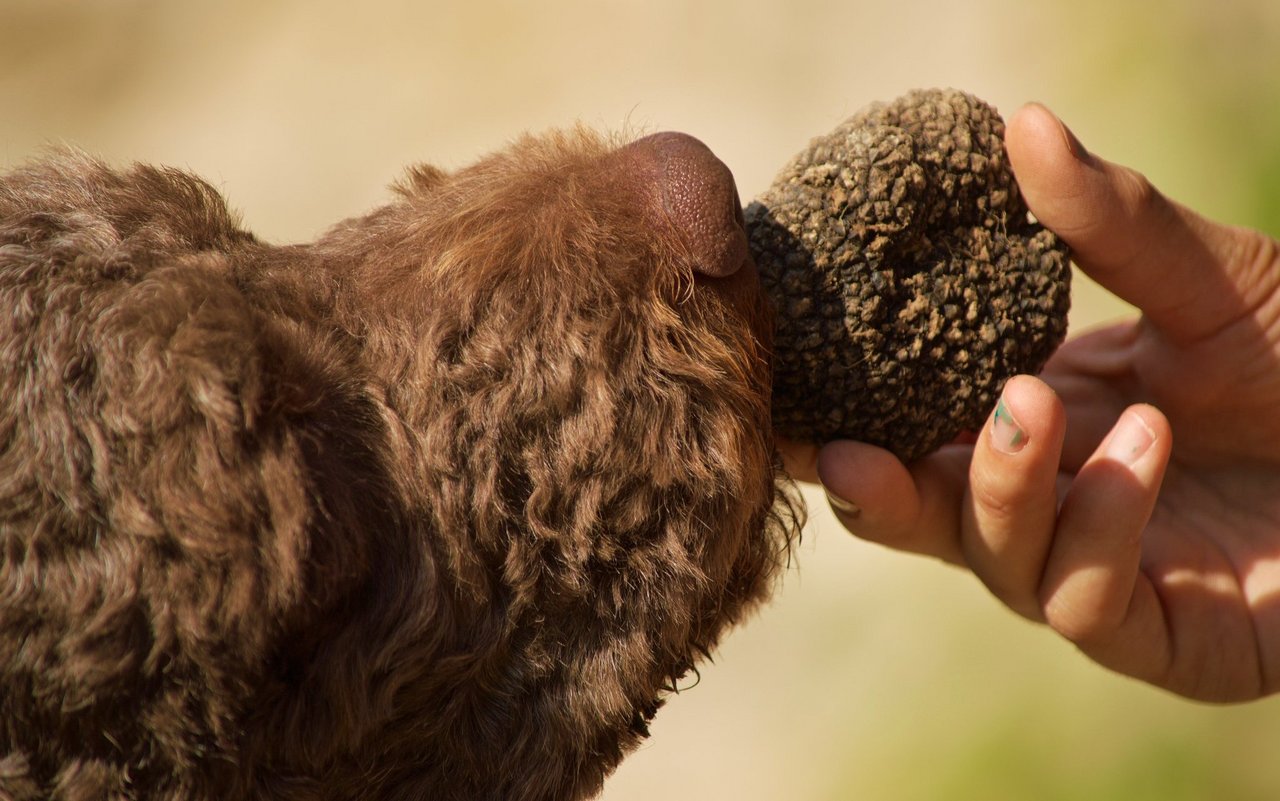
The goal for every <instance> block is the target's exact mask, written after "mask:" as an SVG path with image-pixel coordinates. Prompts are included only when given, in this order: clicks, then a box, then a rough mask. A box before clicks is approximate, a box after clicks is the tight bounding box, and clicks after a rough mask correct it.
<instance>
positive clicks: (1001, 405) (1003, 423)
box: [991, 398, 1027, 454]
mask: <svg viewBox="0 0 1280 801" xmlns="http://www.w3.org/2000/svg"><path fill="white" fill-rule="evenodd" d="M1026 444H1027V432H1025V431H1023V430H1022V426H1020V425H1018V421H1017V420H1015V419H1014V417H1013V413H1012V412H1010V411H1009V407H1008V406H1006V405H1005V402H1004V398H1000V400H999V401H998V402H997V403H996V411H995V414H994V415H993V416H992V418H991V446H992V447H993V448H995V449H996V450H998V451H1000V452H1001V453H1008V454H1014V453H1017V452H1018V451H1020V450H1022V447H1023V446H1024V445H1026Z"/></svg>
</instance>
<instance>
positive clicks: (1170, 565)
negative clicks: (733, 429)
mask: <svg viewBox="0 0 1280 801" xmlns="http://www.w3.org/2000/svg"><path fill="white" fill-rule="evenodd" d="M1007 147H1008V151H1009V156H1010V159H1011V161H1012V164H1013V167H1014V170H1015V173H1016V174H1017V176H1018V181H1019V185H1020V186H1021V188H1022V191H1023V193H1024V195H1025V197H1026V199H1027V202H1028V205H1029V206H1030V207H1031V209H1032V211H1033V212H1034V213H1035V214H1036V216H1037V217H1038V218H1039V220H1040V221H1041V222H1042V223H1044V224H1045V225H1046V226H1048V227H1049V228H1051V229H1052V230H1054V231H1055V232H1056V233H1057V234H1059V235H1060V236H1061V237H1062V238H1063V239H1065V240H1066V241H1067V242H1068V243H1069V244H1070V245H1071V247H1072V249H1073V256H1074V259H1075V261H1076V263H1077V264H1078V265H1079V266H1080V267H1081V268H1082V269H1083V270H1084V271H1085V272H1087V273H1088V274H1089V275H1090V276H1092V277H1093V278H1094V279H1095V280H1097V281H1098V282H1099V283H1100V284H1102V285H1103V286H1105V287H1107V288H1108V289H1110V290H1111V291H1113V292H1115V293H1116V294H1117V295H1118V296H1119V297H1121V298H1123V299H1125V300H1127V301H1129V302H1130V303H1132V304H1134V305H1136V306H1137V307H1138V308H1139V309H1141V311H1142V317H1141V319H1140V320H1136V321H1132V322H1126V323H1121V324H1119V325H1115V326H1112V327H1108V328H1104V329H1101V330H1098V331H1095V332H1093V333H1090V334H1086V335H1085V336H1082V337H1079V338H1076V339H1073V340H1070V341H1068V342H1067V343H1066V344H1065V345H1064V346H1063V347H1062V348H1061V349H1060V350H1059V352H1058V353H1057V354H1056V355H1055V356H1054V358H1053V359H1052V360H1051V361H1050V363H1049V364H1048V365H1047V367H1046V369H1045V371H1044V373H1043V380H1041V379H1036V378H1031V377H1028V376H1021V377H1018V378H1015V379H1014V380H1012V381H1010V382H1009V383H1008V385H1007V387H1006V389H1005V391H1004V395H1003V398H1002V401H1001V404H1000V405H999V407H998V408H997V410H996V412H995V413H994V414H993V416H992V417H991V418H990V419H989V420H988V422H987V424H986V426H985V427H984V430H983V431H982V432H980V434H979V435H978V437H977V439H976V441H975V442H974V443H973V444H972V445H953V446H948V447H947V448H944V449H943V450H941V451H940V452H938V453H936V454H934V455H932V456H930V457H927V458H925V459H923V460H921V461H919V462H917V463H914V464H912V465H910V466H906V465H903V464H902V463H901V462H899V461H898V460H897V459H896V458H894V457H893V456H892V455H891V454H889V453H888V452H886V451H884V450H881V449H879V448H875V447H873V446H870V445H865V444H861V443H854V442H833V443H830V444H828V445H826V446H825V447H823V448H822V449H821V451H811V452H809V453H808V454H806V453H805V452H804V451H803V450H802V449H795V448H792V449H788V450H786V451H785V453H786V454H787V456H788V458H789V460H790V463H791V467H792V468H793V470H794V471H795V472H796V473H797V474H799V475H805V474H806V473H808V474H813V473H814V472H815V471H816V475H817V476H818V477H820V479H821V480H822V482H823V484H824V486H825V487H826V489H827V492H828V494H829V495H831V496H833V502H832V505H833V508H834V510H835V512H836V515H837V517H838V518H839V519H840V520H841V522H842V523H843V524H844V525H845V526H846V527H847V528H849V529H850V530H852V531H853V532H855V533H856V534H857V535H859V536H861V537H863V538H865V539H868V540H873V541H876V542H880V543H883V544H886V545H889V546H892V547H894V548H898V549H902V550H907V551H914V552H919V553H923V554H929V555H932V556H935V557H939V558H941V559H944V560H947V561H949V562H953V563H956V564H959V565H963V566H966V567H968V568H969V569H971V570H973V572H974V573H975V574H976V575H977V576H978V577H979V578H980V579H981V580H982V581H983V582H984V583H985V584H986V585H987V587H988V588H990V590H991V591H992V592H993V593H994V594H995V595H996V596H997V597H998V598H999V599H1000V600H1001V601H1003V602H1004V603H1005V604H1007V605H1008V606H1009V607H1010V608H1012V609H1013V610H1015V611H1017V612H1018V613H1020V614H1022V615H1024V616H1026V617H1028V618H1031V619H1033V620H1038V621H1042V622H1045V623H1047V624H1048V625H1049V626H1050V627H1052V628H1053V629H1054V630H1056V631H1057V632H1058V633H1060V634H1061V635H1062V636H1064V637H1066V638H1068V639H1069V640H1071V641H1072V642H1074V643H1075V644H1076V645H1077V646H1078V647H1079V648H1080V650H1081V651H1083V652H1084V653H1085V654H1086V655H1088V656H1089V657H1091V658H1092V659H1094V660H1096V661H1097V662H1099V663H1101V664H1102V665H1105V666H1107V667H1109V668H1111V669H1113V670H1116V671H1118V672H1120V673H1123V674H1127V675H1130V676H1134V677H1137V678H1139V679H1142V680H1144V681H1147V682H1150V683H1152V684H1154V685H1157V686H1159V687H1163V688H1165V689H1167V690H1170V691H1172V692H1175V693H1178V694H1181V695H1185V696H1188V697H1191V698H1196V699H1201V700H1208V701H1240V700H1247V699H1251V698H1257V697H1260V696H1263V695H1267V694H1270V693H1274V692H1277V691H1278V690H1280V246H1278V245H1277V242H1276V241H1275V240H1273V239H1271V238H1269V237H1266V236H1264V235H1262V234H1260V233H1258V232H1255V231H1250V230H1246V229H1240V228H1231V227H1227V226H1223V225H1218V224H1215V223H1212V222H1209V221H1207V220H1205V219H1203V218H1201V217H1199V216H1198V215H1196V214H1195V213H1193V212H1191V211H1190V210H1188V209H1186V208H1184V207H1182V206H1180V205H1178V204H1176V203H1174V202H1172V201H1170V200H1168V199H1166V198H1164V197H1163V196H1162V195H1160V194H1159V193H1158V192H1157V191H1155V190H1154V189H1153V188H1152V187H1151V185H1150V184H1149V183H1148V182H1147V181H1146V180H1145V179H1144V178H1142V177H1141V176H1140V175H1138V174H1137V173H1135V172H1133V171H1131V170H1128V169H1125V168H1123V167H1120V166H1117V165H1114V164H1110V163H1108V162H1105V161H1103V160H1102V159H1099V158H1096V157H1094V156H1091V155H1089V154H1088V153H1087V152H1086V151H1085V150H1084V148H1083V147H1081V146H1080V144H1079V142H1078V141H1077V140H1076V139H1075V137H1074V136H1072V135H1071V134H1070V132H1069V131H1068V130H1067V129H1066V127H1065V126H1063V125H1062V124H1061V123H1060V122H1059V121H1058V120H1057V119H1056V118H1055V117H1054V116H1053V115H1052V114H1051V113H1050V112H1049V111H1048V110H1047V109H1045V108H1043V107H1040V106H1035V105H1032V106H1028V107H1026V108H1024V109H1022V110H1021V111H1020V112H1019V113H1018V114H1017V115H1015V116H1014V118H1013V119H1012V120H1011V121H1010V123H1009V125H1008V132H1007ZM806 456H808V457H809V458H810V459H812V461H811V462H810V463H808V464H805V462H806Z"/></svg>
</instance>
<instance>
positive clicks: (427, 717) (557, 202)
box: [0, 131, 800, 801]
mask: <svg viewBox="0 0 1280 801" xmlns="http://www.w3.org/2000/svg"><path fill="white" fill-rule="evenodd" d="M397 192H398V196H397V198H396V199H395V201H394V202H392V203H391V204H390V205H387V206H385V207H383V208H380V209H377V210H376V211H374V212H372V213H371V214H369V215H367V216H364V217H360V218H358V219H353V220H349V221H347V222H344V223H342V224H340V225H338V226H337V227H335V228H334V229H332V230H331V231H329V232H328V233H327V234H326V235H325V236H323V237H322V238H321V239H319V240H318V241H317V242H315V243H313V244H308V245H299V246H287V247H279V246H272V245H268V244H264V243H263V242H261V241H259V240H258V239H256V238H255V237H254V236H253V235H252V234H250V233H247V232H246V231H245V230H243V229H242V228H241V227H239V225H238V224H237V222H236V220H235V219H234V218H233V217H232V216H231V215H230V214H229V213H228V211H227V207H226V205H225V203H224V201H223V200H222V198H221V197H220V196H219V195H218V194H217V193H216V192H215V191H214V190H213V189H212V188H211V187H210V186H209V185H207V184H206V183H203V182H202V181H200V180H199V179H197V178H195V177H192V176H191V175H188V174H184V173H182V172H178V171H173V170H165V169H156V168H152V167H145V166H135V167H133V168H132V169H130V170H127V171H117V170H113V169H110V168H108V167H106V166H104V165H102V164H101V163H99V162H96V161H94V160H92V159H89V158H87V157H84V156H80V155H77V154H74V153H62V154H59V155H56V156H54V157H52V158H50V159H48V160H46V161H44V162H40V163H36V164H33V165H31V166H27V167H24V168H21V169H18V170H16V171H13V172H11V173H9V174H8V175H6V176H5V177H3V178H0V798H3V799H9V800H11V801H29V800H31V799H46V798H48V799H65V800H66V801H73V800H74V801H80V800H81V799H84V800H86V801H87V800H88V799H139V800H140V799H148V800H150V799H173V800H175V801H177V800H178V799H183V800H186V799H219V801H234V799H299V800H300V799H414V800H415V801H416V800H417V799H442V800H443V801H452V800H455V799H457V800H461V799H468V800H471V799H504V800H505V799H578V798H583V797H586V796H590V795H592V794H594V793H596V792H598V791H599V789H600V787H601V784H602V782H603V779H604V777H605V776H606V775H607V774H608V773H609V771H610V770H611V769H612V768H613V767H614V766H615V765H616V764H617V763H618V761H619V760H620V759H621V757H622V756H623V754H624V753H625V752H626V751H628V750H629V749H630V748H632V747H633V746H635V745H636V744H637V742H638V741H639V740H640V738H642V737H643V736H644V735H645V733H646V724H647V722H648V720H649V719H650V718H651V717H652V716H653V714H654V712H655V711H656V710H657V708H658V706H659V704H660V703H661V698H662V696H663V695H664V693H666V692H669V691H670V690H672V689H673V687H674V684H675V682H676V680H677V679H678V678H679V677H680V676H681V675H682V674H684V673H686V671H689V670H690V669H691V668H692V667H693V665H694V662H695V660H696V659H698V658H699V657H700V656H701V655H703V654H706V653H707V651H708V650H709V649H711V648H713V647H714V646H715V644H716V642H717V640H718V638H719V637H720V636H721V635H722V634H723V633H724V631H725V629H726V628H727V627H728V626H729V625H730V624H732V623H734V622H735V621H737V620H739V619H740V618H742V616H743V615H744V613H746V612H747V611H748V610H749V609H750V608H751V607H752V606H753V605H754V604H756V603H758V602H759V601H761V600H762V599H763V598H764V597H765V596H766V594H767V592H768V590H769V587H770V585H771V580H772V579H773V578H774V577H775V575H776V573H777V572H778V567H779V565H780V564H783V563H785V561H786V559H787V554H788V546H789V543H790V542H791V541H792V539H793V537H794V535H795V532H796V531H797V529H798V525H799V515H800V510H799V504H798V501H797V499H796V498H795V496H794V493H793V492H792V491H791V490H790V489H789V485H788V483H787V481H786V480H785V478H784V477H783V476H782V475H781V473H780V470H779V469H778V468H777V466H776V462H775V453H774V445H773V440H772V434H771V432H770V424H769V384H770V369H769V348H770V344H771V343H770V314H769V309H768V304H767V302H766V301H765V300H764V299H763V296H762V295H761V292H760V289H759V286H758V284H757V281H756V276H755V268H754V266H753V265H752V263H751V260H750V257H749V256H748V255H747V251H746V242H745V239H744V235H743V229H742V218H741V213H740V211H739V203H738V199H737V196H736V192H735V190H734V186H733V179H732V177H731V176H730V174H729V172H728V170H727V169H726V168H725V167H724V165H723V164H721V163H720V162H719V161H718V160H717V159H716V158H715V157H714V156H713V155H711V152H710V151H709V150H707V149H706V147H705V146H703V145H702V144H701V143H699V142H697V141H696V140H694V139H691V138H689V137H686V136H683V135H679V134H658V135H655V136H651V137H647V138H644V139H640V140H638V141H635V142H631V143H629V144H627V143H622V142H614V141H609V140H608V139H606V138H603V137H599V136H597V135H593V134H590V133H588V132H585V131H570V132H563V133H557V134H552V135H548V136H545V137H540V138H525V139H523V140H521V141H519V142H517V143H516V144H515V145H514V146H512V147H511V148H510V149H508V150H507V151H505V152H502V153H499V154H497V155H494V156H491V157H489V158H486V159H484V160H483V161H481V162H479V163H477V164H475V165H473V166H470V167H468V168H466V169H463V170H460V171H458V172H455V173H452V174H446V173H445V172H442V171H440V170H437V169H434V168H431V167H419V168H416V169H414V170H412V171H411V172H410V173H409V175H408V177H407V178H406V179H405V180H404V181H403V182H402V183H400V184H399V185H398V186H397Z"/></svg>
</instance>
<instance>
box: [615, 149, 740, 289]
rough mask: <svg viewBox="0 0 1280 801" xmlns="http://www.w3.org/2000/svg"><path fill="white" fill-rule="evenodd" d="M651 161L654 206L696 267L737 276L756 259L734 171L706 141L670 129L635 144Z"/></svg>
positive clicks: (704, 271) (714, 274)
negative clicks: (736, 274) (717, 155)
mask: <svg viewBox="0 0 1280 801" xmlns="http://www.w3.org/2000/svg"><path fill="white" fill-rule="evenodd" d="M629 147H630V148H631V149H633V151H634V152H635V153H637V154H639V155H641V156H642V157H643V158H644V160H645V161H648V162H649V163H650V168H651V170H652V175H653V179H654V180H655V181H656V186H652V187H650V188H649V191H650V192H652V193H653V194H652V197H653V199H654V205H656V206H660V207H661V214H662V216H664V217H665V223H666V224H667V225H669V226H670V228H671V230H672V233H674V234H675V236H676V237H677V238H678V240H679V241H681V243H682V244H683V250H684V254H682V255H684V256H685V257H686V258H687V259H689V261H690V262H691V263H690V264H689V265H688V266H690V267H691V268H692V269H693V270H694V271H695V272H698V273H702V274H703V275H707V276H712V277H715V278H723V277H725V276H729V275H733V274H734V273H735V272H737V271H738V270H739V269H741V268H742V266H743V265H744V264H746V263H747V262H748V261H749V259H750V258H751V257H750V255H749V251H748V250H747V235H746V229H745V225H744V223H743V220H742V204H741V202H740V201H739V200H738V189H737V186H736V185H735V184H734V182H733V173H731V172H729V168H728V167H726V166H725V164H724V162H722V161H720V159H718V158H716V156H715V154H714V153H712V152H711V149H710V148H709V147H707V146H706V145H704V144H703V143H702V142H700V141H698V140H697V139H695V138H693V137H692V136H688V135H687V134H682V133H673V132H664V133H657V134H653V135H651V136H646V137H644V138H643V139H638V140H636V141H635V142H633V143H632V144H631V145H630V146H629Z"/></svg>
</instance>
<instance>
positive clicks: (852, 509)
mask: <svg viewBox="0 0 1280 801" xmlns="http://www.w3.org/2000/svg"><path fill="white" fill-rule="evenodd" d="M822 490H823V492H825V493H827V503H829V504H831V508H832V509H835V510H836V511H837V512H839V513H840V514H841V515H844V516H845V517H846V518H855V517H857V516H858V515H860V514H862V507H860V506H858V505H857V504H856V503H852V502H850V501H846V500H845V499H844V498H841V497H840V496H839V495H836V494H835V493H834V492H832V491H831V490H829V489H827V488H826V487H823V488H822Z"/></svg>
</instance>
